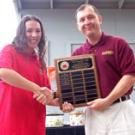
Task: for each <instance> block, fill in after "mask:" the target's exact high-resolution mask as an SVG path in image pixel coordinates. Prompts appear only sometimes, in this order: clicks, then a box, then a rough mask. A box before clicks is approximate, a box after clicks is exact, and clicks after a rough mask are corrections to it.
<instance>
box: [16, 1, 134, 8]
mask: <svg viewBox="0 0 135 135" xmlns="http://www.w3.org/2000/svg"><path fill="white" fill-rule="evenodd" d="M14 2H15V4H16V6H17V8H18V10H25V9H76V8H77V7H78V6H79V5H80V4H83V3H91V4H93V5H95V6H96V7H97V8H100V9H135V0H14Z"/></svg>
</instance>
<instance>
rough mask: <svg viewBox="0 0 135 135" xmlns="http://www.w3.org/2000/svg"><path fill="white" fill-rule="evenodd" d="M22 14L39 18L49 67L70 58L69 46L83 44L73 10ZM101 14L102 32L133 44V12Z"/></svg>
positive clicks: (106, 11) (134, 36)
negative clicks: (46, 44) (47, 53)
mask: <svg viewBox="0 0 135 135" xmlns="http://www.w3.org/2000/svg"><path fill="white" fill-rule="evenodd" d="M22 14H34V15H37V16H39V17H40V18H41V20H42V22H43V24H44V26H45V33H46V35H47V37H48V39H49V41H50V64H51V65H53V64H54V59H55V58H58V57H64V56H70V52H71V46H70V45H71V44H73V43H74V44H78V43H82V42H84V37H83V36H82V35H81V34H80V32H78V30H77V28H76V22H75V17H74V14H75V10H25V11H23V12H22ZM101 14H102V16H103V25H102V29H103V31H104V32H106V33H108V34H112V35H118V36H122V37H123V38H125V39H126V40H127V41H128V42H129V43H135V10H101ZM132 47H134V46H132ZM134 49H135V47H134ZM134 95H135V94H134ZM134 95H133V97H135V96H134ZM134 99H135V98H134ZM48 110H49V113H54V112H57V111H58V110H59V109H56V108H55V109H54V107H53V108H51V107H50V109H48Z"/></svg>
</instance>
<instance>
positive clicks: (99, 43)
mask: <svg viewBox="0 0 135 135" xmlns="http://www.w3.org/2000/svg"><path fill="white" fill-rule="evenodd" d="M105 39H106V35H105V34H104V33H103V32H102V35H101V38H100V40H99V41H98V42H97V43H96V44H95V45H92V44H90V43H89V42H88V40H86V43H85V47H86V48H88V49H90V48H94V47H97V46H102V45H104V43H105Z"/></svg>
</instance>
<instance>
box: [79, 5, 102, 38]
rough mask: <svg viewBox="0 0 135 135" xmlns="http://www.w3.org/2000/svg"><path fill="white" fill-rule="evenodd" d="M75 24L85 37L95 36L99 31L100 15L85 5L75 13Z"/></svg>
mask: <svg viewBox="0 0 135 135" xmlns="http://www.w3.org/2000/svg"><path fill="white" fill-rule="evenodd" d="M76 17H77V26H78V29H79V31H81V32H82V33H83V34H84V35H85V36H86V37H88V38H91V37H92V36H96V34H97V33H99V32H100V31H101V24H102V17H101V16H100V15H98V14H97V13H96V12H95V11H94V9H93V8H92V7H86V8H85V9H84V10H82V11H79V12H78V13H77V16H76Z"/></svg>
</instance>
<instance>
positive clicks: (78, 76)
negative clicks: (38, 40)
mask: <svg viewBox="0 0 135 135" xmlns="http://www.w3.org/2000/svg"><path fill="white" fill-rule="evenodd" d="M55 67H56V82H57V88H58V90H57V93H56V95H57V96H58V97H59V98H60V104H61V105H62V104H63V103H64V102H69V103H72V104H73V105H74V107H80V106H85V105H86V102H89V101H92V100H94V99H96V98H98V97H100V90H99V85H98V78H97V71H96V65H95V58H94V56H93V55H79V56H72V57H67V58H60V59H55Z"/></svg>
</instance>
